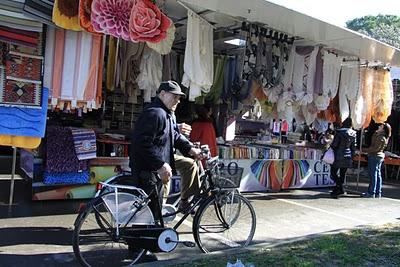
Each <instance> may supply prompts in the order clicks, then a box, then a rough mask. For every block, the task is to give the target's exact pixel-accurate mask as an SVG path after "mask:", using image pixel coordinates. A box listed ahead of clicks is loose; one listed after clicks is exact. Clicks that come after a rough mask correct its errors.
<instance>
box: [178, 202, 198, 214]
mask: <svg viewBox="0 0 400 267" xmlns="http://www.w3.org/2000/svg"><path fill="white" fill-rule="evenodd" d="M190 207H191V206H190V202H189V201H188V200H182V199H181V202H180V203H179V207H178V210H179V211H180V212H181V213H183V214H186V213H188V212H189V210H190ZM194 213H195V211H194V210H193V211H192V212H191V214H194Z"/></svg>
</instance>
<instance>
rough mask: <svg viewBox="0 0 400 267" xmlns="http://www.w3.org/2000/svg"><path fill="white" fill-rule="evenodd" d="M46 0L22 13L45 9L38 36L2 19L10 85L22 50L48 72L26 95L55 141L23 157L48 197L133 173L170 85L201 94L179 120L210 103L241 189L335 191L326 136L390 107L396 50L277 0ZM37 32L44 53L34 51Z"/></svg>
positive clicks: (85, 192) (380, 117)
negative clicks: (138, 126) (141, 128)
mask: <svg viewBox="0 0 400 267" xmlns="http://www.w3.org/2000/svg"><path fill="white" fill-rule="evenodd" d="M6 2H15V1H6ZM29 2H31V1H29ZM39 2H42V3H41V5H42V7H40V8H39V7H37V6H36V7H35V6H34V5H31V4H28V3H25V4H22V6H21V12H20V13H21V14H23V16H26V19H27V20H34V21H38V18H39V17H40V21H41V22H40V23H39V22H38V23H39V24H37V25H36V24H34V25H35V26H40V27H38V28H37V29H36V28H35V29H25V28H24V29H22V30H25V31H27V30H31V31H32V30H37V32H40V34H36V35H33V34H32V33H29V34H28V33H27V34H26V36H29V37H31V38H25V37H22V36H21V34H18V33H16V32H15V31H14V30H12V26H13V25H10V24H7V25H6V27H8V28H7V30H8V31H9V32H6V34H5V35H4V34H3V33H4V32H5V30H4V29H3V28H4V27H3V26H4V25H3V24H1V22H2V20H0V27H2V28H1V29H2V31H0V37H1V34H3V35H4V36H3V37H4V38H2V39H1V40H0V41H1V42H2V43H0V44H1V47H2V48H4V49H3V50H2V52H3V54H2V56H3V57H2V58H3V66H5V67H3V68H1V70H3V69H5V70H6V72H5V74H4V75H5V77H6V80H7V81H8V82H11V81H13V80H15V73H16V74H18V75H25V74H24V71H25V69H26V68H25V65H24V64H21V63H18V62H24V58H22V59H21V53H27V54H28V55H30V56H29V57H28V58H29V62H30V64H31V63H32V64H35V66H36V65H37V66H39V65H40V66H42V65H43V67H44V69H43V71H41V69H40V68H39V69H38V70H37V71H36V72H34V74H37V75H39V76H37V75H36V76H35V77H31V78H30V80H29V82H31V83H32V84H34V85H35V86H31V87H32V88H34V89H32V90H31V91H32V95H33V96H34V97H33V98H31V99H25V98H24V99H21V98H18V99H17V100H14V102H18V105H20V104H21V103H22V102H23V104H24V105H25V106H24V108H27V107H28V106H29V107H31V109H30V110H35V112H37V113H38V110H41V113H40V114H41V116H42V117H40V118H43V117H45V118H47V120H40V121H38V120H35V121H34V123H37V124H40V125H41V128H42V131H40V133H36V134H34V135H32V136H34V137H35V138H36V137H37V138H38V141H39V142H37V145H36V146H35V147H32V148H36V147H37V146H38V145H39V143H40V141H41V138H42V137H45V139H44V140H43V141H42V144H41V146H40V147H39V148H37V149H35V150H24V151H22V152H21V157H20V158H21V167H22V169H23V170H24V171H25V172H26V173H27V176H28V177H30V179H32V182H33V191H34V192H33V198H34V199H36V200H45V199H66V198H89V197H92V196H93V192H94V190H95V186H96V183H97V182H99V181H103V180H105V179H107V178H108V177H110V176H112V175H115V174H116V173H118V171H119V170H121V169H129V167H128V166H127V165H128V164H127V163H128V156H129V145H130V132H131V130H132V128H134V124H135V121H136V119H137V117H138V116H139V114H140V112H141V111H142V110H143V108H144V106H145V105H146V103H148V102H150V101H151V100H152V98H153V97H154V96H155V95H156V90H157V88H158V87H159V84H160V82H161V81H162V80H169V79H172V80H175V81H178V82H180V83H181V85H182V87H184V89H185V90H186V92H187V95H188V96H189V97H188V99H186V100H182V103H181V104H180V106H179V108H178V110H177V112H176V115H177V119H178V122H186V123H190V122H191V121H192V120H193V112H192V111H193V109H194V105H195V104H204V103H207V104H208V105H210V106H212V110H213V115H214V117H215V122H216V126H217V129H216V130H217V136H218V137H220V138H223V139H224V142H221V144H220V146H219V152H220V157H221V158H222V159H223V160H224V161H225V162H226V163H229V162H231V161H234V162H237V163H238V166H239V167H240V168H243V170H244V171H243V179H242V183H241V186H240V189H241V190H242V191H259V190H271V191H278V190H281V189H293V188H310V187H311V188H313V187H329V186H332V184H333V182H332V181H331V180H330V170H329V166H328V165H326V164H324V163H323V162H322V161H321V160H320V158H321V156H322V154H323V152H324V149H325V146H324V144H321V143H320V142H319V141H320V137H321V136H322V135H323V134H324V133H325V132H326V131H327V130H328V129H329V128H332V127H333V124H334V123H340V122H341V121H343V120H344V119H345V118H347V117H351V118H352V119H353V121H354V124H355V128H356V129H363V128H365V127H367V126H368V125H369V123H370V121H371V119H373V120H375V121H385V120H386V119H387V116H388V115H389V114H390V106H391V101H393V95H391V93H390V92H391V82H390V75H389V70H390V65H399V64H400V52H399V51H398V50H396V49H394V48H392V47H390V46H387V45H385V44H383V43H380V42H377V41H375V40H373V39H370V38H365V37H364V36H361V35H359V34H356V33H354V32H350V31H348V30H346V29H342V28H339V27H336V26H333V25H330V24H327V23H325V22H322V21H319V20H316V19H313V18H310V17H308V16H305V15H303V14H300V13H298V12H295V11H292V10H288V9H286V8H283V7H280V6H277V5H275V4H272V3H269V2H267V1H261V0H251V1H250V3H248V2H240V1H234V4H232V1H228V0H223V1H211V0H203V1H196V0H184V1H182V2H180V1H175V0H171V1H155V3H153V2H152V1H149V0H140V1H130V0H125V1H120V2H118V3H114V2H113V1H98V0H92V1H90V0H86V1H83V0H82V1H79V6H76V7H75V8H74V10H65V6H64V5H62V4H60V1H55V2H54V5H50V4H48V3H47V1H39ZM118 5H123V6H124V8H123V9H121V8H120V6H118ZM249 6H250V7H251V8H249ZM0 9H1V8H0ZM75 9H76V10H75ZM13 10H14V9H13ZM44 10H45V11H46V12H44ZM121 10H123V11H121ZM149 12H150V13H151V14H153V13H154V14H155V17H152V16H150V17H146V16H148V14H150V13H149ZM7 14H10V13H7ZM0 15H1V13H0ZM71 15H73V16H71ZM18 16H19V17H21V15H20V14H19V15H18ZM142 16H144V17H145V18H146V19H147V20H154V21H155V22H157V23H150V24H148V25H153V27H155V28H153V29H147V28H146V27H147V26H146V27H144V26H145V25H142V23H145V21H147V20H142V19H138V18H139V17H141V18H142ZM110 17H111V18H112V19H113V21H114V22H115V23H102V22H103V21H104V19H105V18H107V19H108V18H110ZM0 19H1V17H0ZM42 23H44V25H45V27H43V25H42ZM25 24H26V23H25ZM25 24H24V23H22V22H21V23H19V24H18V25H25ZM18 25H14V27H21V26H18ZM54 25H57V27H55V26H54ZM146 25H147V24H146ZM39 28H40V30H38V29H39ZM18 30H19V31H20V30H21V28H19V29H18ZM10 32H11V33H10ZM10 36H13V37H14V38H16V39H15V40H14V41H12V42H10V40H9V39H10ZM33 37H35V38H39V39H40V40H41V42H40V43H41V44H42V45H41V46H40V49H39V50H40V51H39V50H38V49H37V51H28V52H27V50H26V48H25V47H29V46H30V47H32V46H33V44H36V45H37V44H38V43H39V42H37V41H35V40H36V39H35V38H33ZM32 42H33V43H32ZM16 44H18V46H17V45H16ZM21 45H22V47H24V48H23V51H22V50H21V48H16V47H19V46H21ZM35 53H36V54H35ZM25 56H26V54H25ZM25 56H23V57H25ZM21 60H22V61H21ZM15 62H17V65H18V64H19V65H18V67H19V68H20V69H21V71H17V72H15V71H14V76H13V75H11V74H9V73H8V72H7V71H8V70H11V69H12V68H11V67H10V66H11V65H10V64H16V63H15ZM8 63H9V64H8ZM42 63H43V64H42ZM21 73H22V74H21ZM29 75H31V74H29ZM17 78H24V79H27V78H29V77H17ZM39 80H40V81H39ZM25 82H26V81H25ZM14 91H15V92H17V94H18V90H14ZM14 91H13V92H14ZM21 92H22V91H21ZM40 96H41V97H42V99H41V98H40ZM18 97H20V96H18ZM41 100H42V101H41ZM47 100H48V101H47ZM2 101H3V102H2V103H3V104H4V106H6V108H7V109H9V108H10V106H14V105H15V103H14V102H12V101H11V100H10V99H3V100H2ZM47 104H48V107H49V108H47ZM32 107H33V108H32ZM387 107H389V108H387ZM24 110H27V109H24ZM46 123H47V126H46ZM232 125H233V127H232ZM45 126H46V127H45ZM5 128H7V127H5ZM45 128H46V131H45ZM13 129H15V127H14V128H13ZM13 129H11V130H10V128H9V127H8V130H7V131H8V132H7V131H6V130H4V131H2V130H1V129H0V130H1V131H0V133H1V134H12V135H17V134H18V133H17V132H16V131H15V130H13ZM35 140H36V139H35ZM36 141H37V140H36Z"/></svg>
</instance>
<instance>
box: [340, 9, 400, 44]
mask: <svg viewBox="0 0 400 267" xmlns="http://www.w3.org/2000/svg"><path fill="white" fill-rule="evenodd" d="M346 27H347V28H349V29H351V30H353V31H357V32H359V33H362V34H365V35H367V36H370V37H372V38H374V39H377V40H379V41H381V42H384V43H387V44H389V45H392V46H394V47H397V48H400V17H399V16H394V15H378V16H364V17H361V18H356V19H353V20H350V21H348V22H346Z"/></svg>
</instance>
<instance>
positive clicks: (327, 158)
mask: <svg viewBox="0 0 400 267" xmlns="http://www.w3.org/2000/svg"><path fill="white" fill-rule="evenodd" d="M322 161H323V162H325V163H327V164H333V162H334V161H335V152H334V151H333V149H332V148H329V149H328V150H327V151H326V152H325V154H324V156H323V157H322Z"/></svg>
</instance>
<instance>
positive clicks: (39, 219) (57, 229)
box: [0, 176, 400, 267]
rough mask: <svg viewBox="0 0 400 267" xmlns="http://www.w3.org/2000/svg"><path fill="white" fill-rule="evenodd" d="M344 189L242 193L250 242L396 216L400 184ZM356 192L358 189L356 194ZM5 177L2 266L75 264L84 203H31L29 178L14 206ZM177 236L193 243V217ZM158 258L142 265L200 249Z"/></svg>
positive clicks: (269, 242)
mask: <svg viewBox="0 0 400 267" xmlns="http://www.w3.org/2000/svg"><path fill="white" fill-rule="evenodd" d="M347 182H348V183H347V185H348V187H347V190H348V193H347V194H346V195H344V196H342V197H340V198H339V199H332V198H330V196H329V190H328V189H314V190H290V191H283V192H279V193H263V192H262V193H249V194H245V195H246V197H248V199H249V200H250V201H251V203H252V205H253V206H254V208H255V211H256V215H257V229H256V232H255V236H254V240H253V243H252V245H253V246H257V247H259V246H275V245H280V244H282V243H285V242H292V241H297V240H300V239H304V238H310V237H314V236H317V235H323V234H331V233H336V232H339V231H347V230H350V229H354V228H357V227H361V226H364V225H380V224H385V223H390V222H398V221H399V220H400V184H399V183H397V181H394V182H388V183H385V185H384V190H383V192H384V194H385V197H383V198H381V199H366V198H361V197H360V196H359V192H363V191H364V190H365V188H366V181H365V180H360V182H359V183H358V186H357V182H356V179H355V176H353V177H349V178H348V180H347ZM357 191H358V192H357ZM8 193H9V180H4V179H3V180H0V236H1V238H0V265H1V266H4V267H8V266H35V267H36V266H79V265H78V263H77V261H76V260H75V257H74V255H73V252H72V245H71V239H72V231H73V222H74V220H75V218H76V216H77V211H78V208H79V206H80V204H81V203H82V202H83V201H79V200H78V201H77V200H75V201H71V200H64V201H39V202H32V201H30V193H31V187H30V183H29V182H24V181H23V180H17V181H16V187H15V204H14V205H12V206H9V205H8ZM178 231H179V234H180V240H189V241H193V237H192V234H191V221H190V220H189V221H187V222H185V223H184V224H183V225H182V226H181V227H180V228H178ZM156 255H157V257H158V259H159V260H158V261H157V262H152V263H150V264H142V266H146V265H147V266H173V265H174V264H176V263H177V262H181V261H185V260H187V261H189V260H192V259H193V258H196V257H201V256H202V254H201V252H200V250H199V249H198V248H187V247H184V246H182V245H179V246H178V247H177V249H176V250H174V251H173V252H172V253H158V254H156Z"/></svg>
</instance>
